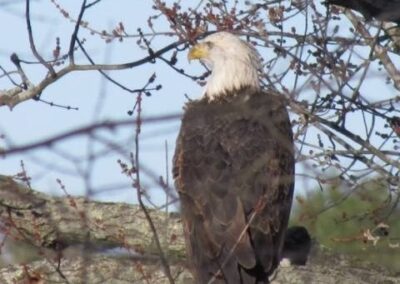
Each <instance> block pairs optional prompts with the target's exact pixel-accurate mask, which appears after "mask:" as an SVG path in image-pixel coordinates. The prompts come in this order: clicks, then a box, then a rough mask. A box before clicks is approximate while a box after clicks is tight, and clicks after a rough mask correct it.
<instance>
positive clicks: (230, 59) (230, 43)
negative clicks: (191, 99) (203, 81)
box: [188, 32, 261, 101]
mask: <svg viewBox="0 0 400 284" xmlns="http://www.w3.org/2000/svg"><path fill="white" fill-rule="evenodd" d="M188 58H189V60H192V59H199V60H201V61H202V62H204V63H205V64H206V65H207V66H208V67H209V68H210V69H211V70H212V71H211V75H210V77H209V78H208V81H207V85H206V88H205V92H204V95H205V96H206V97H207V99H208V100H210V101H212V100H215V99H216V98H218V97H219V96H223V95H228V94H233V93H234V92H232V91H235V90H239V89H240V88H243V87H250V88H253V89H255V90H258V89H260V82H259V77H258V71H259V70H260V69H261V64H260V63H261V62H260V56H259V54H258V52H257V50H256V49H255V48H254V47H253V46H252V45H250V44H248V43H247V42H245V41H243V40H241V39H240V38H239V37H237V36H235V35H233V34H231V33H228V32H218V33H214V34H212V35H209V36H207V37H206V38H205V39H204V40H203V41H202V42H200V43H198V44H196V45H195V46H194V47H193V48H192V49H190V51H189V54H188Z"/></svg>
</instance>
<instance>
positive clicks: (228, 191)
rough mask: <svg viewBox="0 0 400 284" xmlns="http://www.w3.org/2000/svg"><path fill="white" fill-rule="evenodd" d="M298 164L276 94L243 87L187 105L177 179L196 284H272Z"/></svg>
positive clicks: (288, 129)
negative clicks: (224, 94) (271, 275)
mask: <svg viewBox="0 0 400 284" xmlns="http://www.w3.org/2000/svg"><path fill="white" fill-rule="evenodd" d="M294 163H295V162H294V153H293V138H292V130H291V125H290V121H289V117H288V114H287V111H286V109H285V107H284V105H283V104H282V102H281V100H280V99H279V98H278V97H277V96H275V95H273V94H268V93H263V92H261V91H251V90H249V89H242V90H240V91H238V92H235V95H234V96H233V95H226V96H223V97H221V99H220V100H217V101H212V102H209V101H207V100H206V99H202V100H199V101H194V102H190V103H188V104H187V106H186V109H185V114H184V117H183V120H182V127H181V131H180V134H179V137H178V140H177V148H176V152H175V157H174V178H175V183H176V187H177V189H178V192H179V196H180V199H181V206H182V218H183V224H184V232H185V236H186V243H187V253H188V259H189V260H190V262H191V267H192V268H193V273H194V276H195V278H196V282H197V283H199V284H200V283H201V284H206V283H209V281H210V280H212V279H213V277H214V279H213V282H210V283H229V284H236V283H246V284H248V283H268V275H270V274H271V273H272V271H273V270H274V269H275V268H276V266H277V265H278V263H279V254H280V251H281V247H282V242H283V237H284V234H285V230H286V228H287V224H288V218H289V214H290V207H291V203H292V196H293V181H294V180H293V179H294Z"/></svg>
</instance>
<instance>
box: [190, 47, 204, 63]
mask: <svg viewBox="0 0 400 284" xmlns="http://www.w3.org/2000/svg"><path fill="white" fill-rule="evenodd" d="M207 55H208V48H207V45H206V44H204V43H198V44H196V45H195V46H193V47H192V48H191V49H190V50H189V53H188V60H189V61H190V60H193V59H202V58H205V57H207Z"/></svg>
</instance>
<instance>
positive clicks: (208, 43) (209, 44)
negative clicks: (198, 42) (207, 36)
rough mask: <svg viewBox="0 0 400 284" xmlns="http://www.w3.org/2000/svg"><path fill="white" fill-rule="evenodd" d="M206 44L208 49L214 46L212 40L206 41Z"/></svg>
mask: <svg viewBox="0 0 400 284" xmlns="http://www.w3.org/2000/svg"><path fill="white" fill-rule="evenodd" d="M204 44H205V45H206V46H207V48H208V49H210V48H212V47H213V46H214V44H213V43H212V42H211V41H205V42H204Z"/></svg>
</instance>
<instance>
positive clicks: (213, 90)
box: [204, 59, 260, 101]
mask: <svg viewBox="0 0 400 284" xmlns="http://www.w3.org/2000/svg"><path fill="white" fill-rule="evenodd" d="M242 88H250V89H254V90H260V81H259V77H258V72H257V68H255V67H254V65H252V64H250V62H247V61H243V60H238V59H236V60H221V61H219V62H214V63H213V66H212V72H211V75H210V77H209V78H208V81H207V85H206V87H205V91H204V96H205V97H206V98H207V99H208V100H209V101H213V100H216V99H218V98H219V97H221V96H226V95H232V94H234V93H235V92H234V91H235V90H239V89H242Z"/></svg>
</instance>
